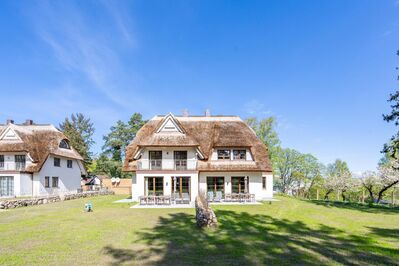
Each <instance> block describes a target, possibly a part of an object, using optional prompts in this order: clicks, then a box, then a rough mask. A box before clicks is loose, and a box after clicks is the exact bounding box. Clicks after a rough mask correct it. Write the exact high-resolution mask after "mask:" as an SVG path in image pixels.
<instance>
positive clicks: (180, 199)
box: [174, 193, 183, 204]
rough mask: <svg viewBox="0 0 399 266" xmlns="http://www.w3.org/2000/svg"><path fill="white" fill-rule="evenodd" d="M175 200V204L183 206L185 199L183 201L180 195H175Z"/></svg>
mask: <svg viewBox="0 0 399 266" xmlns="http://www.w3.org/2000/svg"><path fill="white" fill-rule="evenodd" d="M174 199H175V203H176V204H182V203H183V199H182V197H180V194H179V193H175V194H174Z"/></svg>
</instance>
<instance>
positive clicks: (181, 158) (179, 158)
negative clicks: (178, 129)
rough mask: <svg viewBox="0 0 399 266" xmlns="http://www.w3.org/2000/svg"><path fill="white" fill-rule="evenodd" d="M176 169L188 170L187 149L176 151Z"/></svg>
mask: <svg viewBox="0 0 399 266" xmlns="http://www.w3.org/2000/svg"><path fill="white" fill-rule="evenodd" d="M174 158H175V169H176V170H187V151H174Z"/></svg>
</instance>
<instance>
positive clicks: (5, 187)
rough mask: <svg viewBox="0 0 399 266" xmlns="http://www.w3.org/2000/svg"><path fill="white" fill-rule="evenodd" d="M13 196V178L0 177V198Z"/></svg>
mask: <svg viewBox="0 0 399 266" xmlns="http://www.w3.org/2000/svg"><path fill="white" fill-rule="evenodd" d="M12 196H14V177H13V176H0V197H12Z"/></svg>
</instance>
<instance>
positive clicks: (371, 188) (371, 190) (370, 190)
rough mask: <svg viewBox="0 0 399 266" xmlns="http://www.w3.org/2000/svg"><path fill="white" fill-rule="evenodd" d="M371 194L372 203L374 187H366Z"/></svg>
mask: <svg viewBox="0 0 399 266" xmlns="http://www.w3.org/2000/svg"><path fill="white" fill-rule="evenodd" d="M366 189H367V190H368V192H369V194H370V198H371V201H372V202H374V193H373V187H366Z"/></svg>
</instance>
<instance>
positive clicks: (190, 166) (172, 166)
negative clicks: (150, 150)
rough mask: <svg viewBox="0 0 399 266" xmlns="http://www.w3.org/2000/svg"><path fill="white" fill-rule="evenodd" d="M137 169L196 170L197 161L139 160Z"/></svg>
mask: <svg viewBox="0 0 399 266" xmlns="http://www.w3.org/2000/svg"><path fill="white" fill-rule="evenodd" d="M137 169H138V170H176V171H184V170H196V169H197V159H187V160H181V159H179V160H173V159H163V160H149V159H141V160H139V161H138V163H137Z"/></svg>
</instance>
